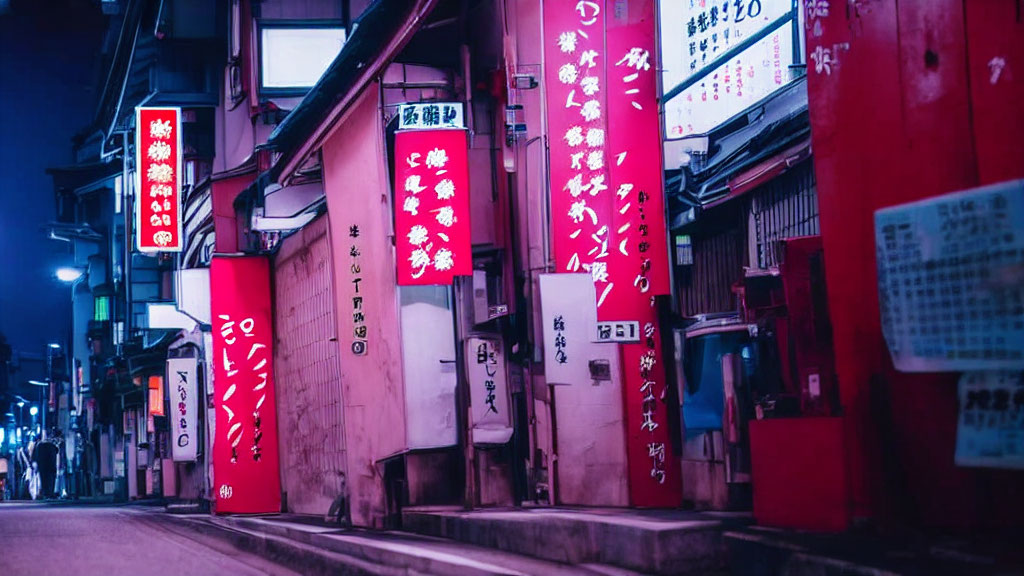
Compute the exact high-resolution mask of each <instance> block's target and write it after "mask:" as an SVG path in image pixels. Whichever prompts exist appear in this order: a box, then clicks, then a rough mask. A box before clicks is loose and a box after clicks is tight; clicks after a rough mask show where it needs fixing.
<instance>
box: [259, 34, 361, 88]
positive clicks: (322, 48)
mask: <svg viewBox="0 0 1024 576" xmlns="http://www.w3.org/2000/svg"><path fill="white" fill-rule="evenodd" d="M345 39H346V30H345V28H344V27H342V26H341V25H340V23H332V24H322V23H316V22H298V23H276V22H264V23H261V25H260V88H261V90H262V91H263V92H269V93H274V92H278V93H301V92H305V91H306V90H308V89H309V88H312V87H313V85H315V84H316V82H317V80H319V79H320V77H321V76H322V75H323V73H324V72H325V71H326V70H327V68H328V66H330V65H331V62H333V61H334V59H335V58H336V57H337V56H338V53H339V52H341V48H342V46H344V44H345Z"/></svg>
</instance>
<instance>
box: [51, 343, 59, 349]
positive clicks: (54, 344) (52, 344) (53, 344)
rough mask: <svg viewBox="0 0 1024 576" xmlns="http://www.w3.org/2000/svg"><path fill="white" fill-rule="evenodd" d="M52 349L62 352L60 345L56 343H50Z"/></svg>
mask: <svg viewBox="0 0 1024 576" xmlns="http://www.w3.org/2000/svg"><path fill="white" fill-rule="evenodd" d="M50 348H53V349H54V350H60V344H57V343H56V342H50Z"/></svg>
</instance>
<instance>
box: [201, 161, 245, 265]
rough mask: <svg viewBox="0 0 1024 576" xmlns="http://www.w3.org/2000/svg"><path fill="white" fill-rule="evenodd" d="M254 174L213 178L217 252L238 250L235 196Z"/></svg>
mask: <svg viewBox="0 0 1024 576" xmlns="http://www.w3.org/2000/svg"><path fill="white" fill-rule="evenodd" d="M253 178H255V174H245V175H242V176H235V177H233V178H225V179H223V180H215V181H214V182H213V189H212V191H211V196H212V201H213V230H214V234H215V240H214V242H215V248H216V250H217V253H218V254H233V253H235V252H238V223H237V221H236V217H235V198H237V197H238V195H239V194H241V193H242V190H245V188H246V187H247V186H249V184H252V181H253Z"/></svg>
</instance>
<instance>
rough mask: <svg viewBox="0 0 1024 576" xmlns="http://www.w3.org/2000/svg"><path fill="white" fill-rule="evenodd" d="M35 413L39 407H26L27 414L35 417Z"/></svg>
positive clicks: (37, 412)
mask: <svg viewBox="0 0 1024 576" xmlns="http://www.w3.org/2000/svg"><path fill="white" fill-rule="evenodd" d="M36 414H39V408H36V407H35V406H32V407H31V408H29V409H28V415H29V416H32V417H35V415H36Z"/></svg>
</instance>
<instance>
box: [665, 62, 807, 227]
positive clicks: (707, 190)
mask: <svg viewBox="0 0 1024 576" xmlns="http://www.w3.org/2000/svg"><path fill="white" fill-rule="evenodd" d="M665 148H666V162H665V165H666V167H668V173H667V175H666V176H667V179H666V193H667V196H668V203H669V217H670V224H671V228H672V229H678V228H680V227H682V226H685V225H686V224H687V223H688V222H690V221H691V220H692V214H693V210H694V209H696V210H698V211H699V210H703V209H706V208H710V207H712V206H716V205H719V204H722V203H724V202H727V201H728V200H730V199H732V198H736V197H738V196H741V195H743V194H745V193H747V192H749V191H751V190H753V189H754V188H756V187H757V186H759V185H761V184H763V183H765V182H767V181H768V180H770V179H772V178H774V177H776V176H778V175H779V174H782V173H783V172H785V171H786V170H788V169H789V168H790V167H792V166H793V165H795V164H797V163H799V162H800V161H802V160H804V159H806V158H807V157H809V156H810V153H811V150H810V118H809V116H808V113H807V81H806V78H801V79H799V80H796V81H794V82H793V83H792V84H790V85H789V86H787V87H786V88H784V89H782V90H780V91H779V92H777V93H775V94H774V95H772V96H771V97H769V98H766V99H765V100H764V101H762V102H760V103H758V104H757V105H755V106H752V107H750V108H748V109H747V110H745V111H743V112H742V113H741V114H738V115H737V116H736V117H734V118H733V119H731V120H729V121H728V122H726V123H725V124H723V125H721V126H719V127H718V128H716V129H714V130H712V131H711V132H709V133H708V134H705V135H701V136H698V137H692V138H688V139H685V140H674V141H669V142H667V143H666V146H665ZM672 166H675V167H676V168H675V169H673V168H671V167H672Z"/></svg>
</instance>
